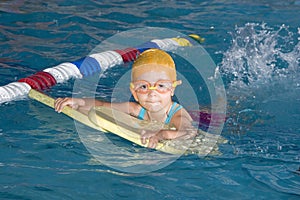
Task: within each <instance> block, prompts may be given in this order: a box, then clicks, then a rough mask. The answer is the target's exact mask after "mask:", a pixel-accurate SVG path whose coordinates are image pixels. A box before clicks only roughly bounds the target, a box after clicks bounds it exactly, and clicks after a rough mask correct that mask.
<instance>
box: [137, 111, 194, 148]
mask: <svg viewBox="0 0 300 200" xmlns="http://www.w3.org/2000/svg"><path fill="white" fill-rule="evenodd" d="M192 121H193V120H192V118H191V117H190V115H189V114H188V112H187V111H186V110H184V109H182V110H181V111H178V112H177V113H176V114H175V115H174V116H173V118H172V119H171V124H172V125H173V126H174V127H175V128H176V130H160V131H159V132H146V131H143V132H142V134H141V142H142V144H146V142H147V140H149V143H148V147H149V148H155V147H156V145H157V143H158V142H159V141H161V140H172V139H176V138H179V137H183V136H187V137H188V138H191V137H194V136H195V135H196V134H197V129H196V128H195V127H193V125H192Z"/></svg>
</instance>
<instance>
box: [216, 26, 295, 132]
mask: <svg viewBox="0 0 300 200" xmlns="http://www.w3.org/2000/svg"><path fill="white" fill-rule="evenodd" d="M230 34H231V37H232V45H231V46H230V48H229V49H228V50H227V51H226V52H224V53H223V60H222V62H221V63H220V64H219V65H218V68H219V71H220V72H221V74H222V77H223V79H224V81H225V83H226V88H227V99H228V109H227V111H228V113H229V116H228V120H227V126H226V130H227V131H228V132H230V133H235V134H236V133H237V134H240V133H245V132H248V131H249V130H250V129H251V128H252V127H253V126H257V125H265V124H268V123H270V120H272V121H274V117H277V118H279V117H280V118H281V119H278V120H277V122H278V121H284V118H290V116H283V115H282V113H278V111H276V109H275V108H274V109H272V108H271V107H270V106H269V105H271V104H272V102H273V104H274V101H276V102H280V104H281V106H283V105H288V104H294V105H296V103H297V102H292V103H291V102H288V101H290V100H288V98H285V96H289V97H290V99H294V100H295V101H296V99H300V97H299V95H297V94H299V89H300V80H299V78H298V77H299V74H300V67H299V66H300V42H299V41H300V28H298V29H292V28H290V27H288V26H286V25H284V24H283V25H281V26H279V27H277V28H274V27H269V26H267V24H265V23H262V24H257V23H247V24H246V25H245V26H243V27H236V28H235V31H234V32H232V33H230ZM297 96H298V97H297ZM277 106H278V105H277V104H276V106H275V107H277ZM277 110H278V109H277Z"/></svg>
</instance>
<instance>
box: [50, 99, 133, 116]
mask: <svg viewBox="0 0 300 200" xmlns="http://www.w3.org/2000/svg"><path fill="white" fill-rule="evenodd" d="M65 106H70V107H71V108H73V109H75V110H78V111H79V112H82V113H85V114H87V113H88V112H89V110H90V109H91V108H92V107H93V106H105V107H112V108H114V109H117V110H120V111H122V112H125V113H131V112H132V110H134V106H135V105H134V103H133V102H124V103H110V102H105V101H100V100H95V99H92V98H70V97H67V98H57V99H56V100H55V103H54V109H55V111H57V112H61V111H62V109H63V108H64V107H65Z"/></svg>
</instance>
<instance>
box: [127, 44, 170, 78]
mask: <svg viewBox="0 0 300 200" xmlns="http://www.w3.org/2000/svg"><path fill="white" fill-rule="evenodd" d="M150 71H160V72H165V73H166V74H167V75H168V76H169V78H170V80H171V81H176V69H175V63H174V61H173V59H172V57H171V56H170V55H169V54H168V53H166V52H165V51H163V50H160V49H148V50H146V51H144V52H143V53H141V54H140V55H139V56H138V58H137V59H136V61H135V62H134V63H133V65H132V72H131V79H132V81H136V78H138V77H139V76H140V75H142V74H144V73H145V72H150Z"/></svg>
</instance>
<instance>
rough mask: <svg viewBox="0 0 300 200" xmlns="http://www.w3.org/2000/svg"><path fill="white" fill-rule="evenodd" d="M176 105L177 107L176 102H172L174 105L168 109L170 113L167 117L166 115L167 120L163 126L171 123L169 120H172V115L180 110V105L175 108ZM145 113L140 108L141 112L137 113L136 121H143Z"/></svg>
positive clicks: (143, 109) (144, 110)
mask: <svg viewBox="0 0 300 200" xmlns="http://www.w3.org/2000/svg"><path fill="white" fill-rule="evenodd" d="M176 105H177V103H176V102H174V103H173V104H172V107H171V109H170V112H169V113H168V115H167V119H166V121H165V124H169V123H170V121H171V119H172V117H173V115H174V114H175V113H176V112H177V111H178V110H180V109H181V108H182V106H181V105H179V106H177V107H176ZM145 113H146V109H145V108H143V107H142V108H141V110H140V113H139V115H138V119H141V120H144V116H145Z"/></svg>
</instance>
